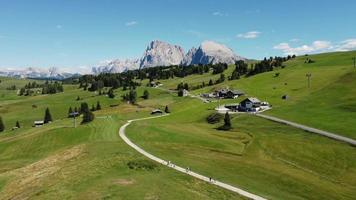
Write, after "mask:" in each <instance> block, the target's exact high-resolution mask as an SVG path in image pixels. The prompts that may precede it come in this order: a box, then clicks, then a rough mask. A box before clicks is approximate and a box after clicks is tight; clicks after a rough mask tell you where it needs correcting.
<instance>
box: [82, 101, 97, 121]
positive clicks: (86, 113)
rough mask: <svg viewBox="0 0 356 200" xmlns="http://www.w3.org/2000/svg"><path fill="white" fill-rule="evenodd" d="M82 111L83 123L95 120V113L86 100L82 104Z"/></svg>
mask: <svg viewBox="0 0 356 200" xmlns="http://www.w3.org/2000/svg"><path fill="white" fill-rule="evenodd" d="M80 112H81V114H83V120H82V124H85V123H89V122H91V121H93V120H94V118H95V116H94V113H93V112H92V111H91V110H90V109H89V106H88V104H87V103H86V102H83V103H81V104H80Z"/></svg>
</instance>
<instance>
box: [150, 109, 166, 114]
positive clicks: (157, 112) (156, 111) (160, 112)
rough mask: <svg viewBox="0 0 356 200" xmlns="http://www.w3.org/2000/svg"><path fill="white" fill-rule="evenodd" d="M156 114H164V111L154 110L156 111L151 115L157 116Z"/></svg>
mask: <svg viewBox="0 0 356 200" xmlns="http://www.w3.org/2000/svg"><path fill="white" fill-rule="evenodd" d="M156 114H163V111H162V110H160V109H154V110H152V112H151V115H156Z"/></svg>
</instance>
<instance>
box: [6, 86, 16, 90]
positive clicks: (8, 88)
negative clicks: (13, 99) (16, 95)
mask: <svg viewBox="0 0 356 200" xmlns="http://www.w3.org/2000/svg"><path fill="white" fill-rule="evenodd" d="M6 89H7V90H16V85H11V86H9V87H7V88H6Z"/></svg>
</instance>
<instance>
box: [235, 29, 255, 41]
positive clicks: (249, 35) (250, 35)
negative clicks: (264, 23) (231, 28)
mask: <svg viewBox="0 0 356 200" xmlns="http://www.w3.org/2000/svg"><path fill="white" fill-rule="evenodd" d="M260 34H261V32H259V31H250V32H247V33H241V34H238V35H237V37H238V38H245V39H255V38H257V37H258V36H259V35H260Z"/></svg>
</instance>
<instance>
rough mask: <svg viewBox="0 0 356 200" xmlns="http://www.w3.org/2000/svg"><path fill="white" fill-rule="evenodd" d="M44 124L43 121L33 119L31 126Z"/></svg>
mask: <svg viewBox="0 0 356 200" xmlns="http://www.w3.org/2000/svg"><path fill="white" fill-rule="evenodd" d="M43 124H44V121H43V120H42V121H34V122H33V127H40V126H43Z"/></svg>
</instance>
